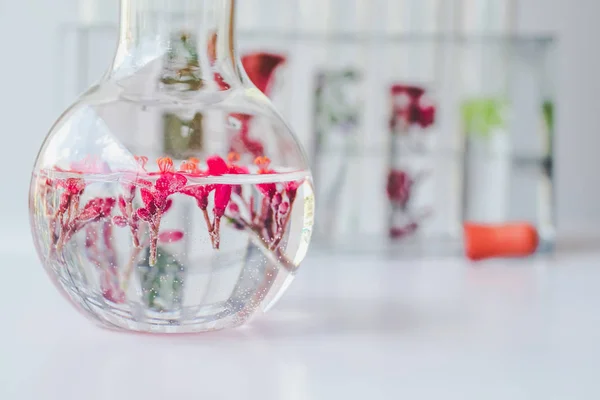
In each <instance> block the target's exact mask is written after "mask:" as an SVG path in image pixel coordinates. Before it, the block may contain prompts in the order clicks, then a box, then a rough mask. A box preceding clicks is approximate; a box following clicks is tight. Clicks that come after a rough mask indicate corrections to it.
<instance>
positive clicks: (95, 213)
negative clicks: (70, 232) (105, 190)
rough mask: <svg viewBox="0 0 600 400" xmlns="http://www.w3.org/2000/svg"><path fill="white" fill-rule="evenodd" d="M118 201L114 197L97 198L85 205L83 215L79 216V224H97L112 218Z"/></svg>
mask: <svg viewBox="0 0 600 400" xmlns="http://www.w3.org/2000/svg"><path fill="white" fill-rule="evenodd" d="M115 203H116V201H115V199H114V198H112V197H108V198H104V199H103V198H99V197H97V198H95V199H92V200H90V201H88V203H87V204H86V205H85V207H84V208H83V210H82V211H81V213H79V215H78V216H77V222H88V221H89V222H95V221H98V220H100V219H102V218H105V217H108V216H110V214H111V212H112V209H113V207H114V205H115Z"/></svg>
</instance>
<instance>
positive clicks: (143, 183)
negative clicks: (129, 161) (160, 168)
mask: <svg viewBox="0 0 600 400" xmlns="http://www.w3.org/2000/svg"><path fill="white" fill-rule="evenodd" d="M135 182H136V183H137V184H138V186H144V187H148V188H149V187H152V182H150V181H148V180H146V179H141V178H140V179H137V180H136V181H135Z"/></svg>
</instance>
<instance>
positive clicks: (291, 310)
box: [0, 252, 600, 400]
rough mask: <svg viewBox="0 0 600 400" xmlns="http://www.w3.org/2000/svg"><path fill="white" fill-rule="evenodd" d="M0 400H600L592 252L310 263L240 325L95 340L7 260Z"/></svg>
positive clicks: (85, 325) (28, 266) (18, 261)
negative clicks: (266, 309)
mask: <svg viewBox="0 0 600 400" xmlns="http://www.w3.org/2000/svg"><path fill="white" fill-rule="evenodd" d="M2 264H3V265H2V267H1V268H2V272H3V273H2V280H3V284H2V288H1V289H0V300H1V301H2V303H1V304H2V309H3V319H2V323H1V330H0V332H1V335H2V339H3V340H2V342H1V343H2V344H1V345H0V399H1V400H13V399H19V400H21V399H27V400H28V399H32V400H54V399H57V400H58V399H60V400H67V399H73V400H97V399H98V400H99V399H102V400H105V399H106V400H121V399H144V400H154V399H169V400H174V399H207V400H219V399H244V400H245V399H260V400H267V399H277V400H306V399H310V400H313V399H314V400H317V399H318V400H320V399H327V400H337V399H343V400H352V399H361V400H362V399H368V400H380V399H410V400H414V399H444V400H448V399H460V400H469V399H477V400H495V399H502V400H507V399H510V400H520V399H544V400H546V399H569V400H571V399H600V377H599V375H598V373H599V371H600V252H597V253H594V252H588V253H579V254H576V253H571V254H567V253H564V254H562V253H561V254H558V255H555V256H552V257H539V258H536V259H530V260H512V261H506V260H498V261H491V262H485V263H482V264H476V265H473V264H469V263H467V262H465V261H464V260H459V259H426V260H418V261H414V260H413V261H411V260H401V261H390V260H374V259H369V258H368V257H358V256H357V257H347V258H346V259H342V258H331V257H330V258H324V257H321V258H318V257H316V256H312V257H310V258H309V259H308V260H307V262H306V263H305V264H304V265H303V267H302V268H301V270H300V273H299V276H298V277H297V279H296V281H295V282H294V284H293V285H292V287H291V289H290V291H289V292H288V293H287V295H286V296H284V298H283V300H282V301H281V302H280V303H279V304H278V306H277V307H276V308H275V309H274V310H272V311H271V312H270V313H269V314H267V315H266V316H262V317H260V318H259V319H255V320H254V321H253V322H252V323H251V324H250V325H249V326H247V327H244V328H240V329H237V330H232V331H222V332H216V333H209V334H199V335H186V336H176V337H173V336H159V337H155V336H150V335H135V334H124V333H115V332H111V331H106V330H103V329H100V328H97V327H96V326H94V325H92V324H91V323H90V322H88V320H86V319H85V318H83V317H81V316H80V315H79V314H78V313H77V312H75V311H74V310H73V309H72V308H71V306H70V305H69V304H67V302H66V301H65V300H64V299H63V298H62V297H61V296H60V295H59V294H58V292H57V291H56V289H55V288H54V287H53V286H52V285H51V283H50V281H49V280H48V278H47V277H46V275H45V273H44V272H43V270H42V268H41V267H40V266H39V263H38V262H37V259H36V257H35V255H34V254H33V252H31V253H30V254H18V252H14V254H9V253H7V254H3V263H2Z"/></svg>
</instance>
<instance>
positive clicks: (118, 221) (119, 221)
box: [113, 215, 127, 228]
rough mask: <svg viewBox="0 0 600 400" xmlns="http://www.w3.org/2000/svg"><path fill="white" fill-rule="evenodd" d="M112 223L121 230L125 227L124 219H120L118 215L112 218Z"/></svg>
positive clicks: (125, 221)
mask: <svg viewBox="0 0 600 400" xmlns="http://www.w3.org/2000/svg"><path fill="white" fill-rule="evenodd" d="M113 223H114V224H115V225H117V226H118V227H121V228H123V227H125V226H127V220H126V219H125V217H122V216H120V215H115V216H114V217H113Z"/></svg>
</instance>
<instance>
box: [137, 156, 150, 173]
mask: <svg viewBox="0 0 600 400" xmlns="http://www.w3.org/2000/svg"><path fill="white" fill-rule="evenodd" d="M134 158H135V161H137V163H138V165H139V166H140V167H141V168H142V169H143V170H145V169H146V164H147V163H148V157H146V156H134Z"/></svg>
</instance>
